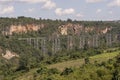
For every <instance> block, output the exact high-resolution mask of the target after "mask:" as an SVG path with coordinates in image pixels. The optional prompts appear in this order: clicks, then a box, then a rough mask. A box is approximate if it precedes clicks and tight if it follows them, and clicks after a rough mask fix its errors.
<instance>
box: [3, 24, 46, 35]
mask: <svg viewBox="0 0 120 80" xmlns="http://www.w3.org/2000/svg"><path fill="white" fill-rule="evenodd" d="M43 27H44V25H43V24H41V25H34V24H27V25H11V26H10V28H9V30H8V31H5V32H4V34H6V35H12V34H13V33H27V32H28V31H38V30H40V29H42V28H43Z"/></svg>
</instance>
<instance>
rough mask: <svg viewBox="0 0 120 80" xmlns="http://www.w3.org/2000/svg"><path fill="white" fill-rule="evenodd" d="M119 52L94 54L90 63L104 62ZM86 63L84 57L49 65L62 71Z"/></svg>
mask: <svg viewBox="0 0 120 80" xmlns="http://www.w3.org/2000/svg"><path fill="white" fill-rule="evenodd" d="M119 53H120V51H116V52H111V53H103V54H99V55H95V56H92V57H90V63H94V62H95V61H97V62H98V63H100V62H103V61H107V60H109V59H112V58H114V57H116V56H117V55H118V54H119ZM84 63H85V62H84V59H77V60H71V61H66V62H61V63H56V64H52V65H49V66H47V67H48V68H49V69H50V68H57V69H58V70H61V71H62V70H64V69H65V68H68V67H73V68H74V67H75V68H78V67H80V66H81V65H83V64H84Z"/></svg>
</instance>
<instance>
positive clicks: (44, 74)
mask: <svg viewBox="0 0 120 80" xmlns="http://www.w3.org/2000/svg"><path fill="white" fill-rule="evenodd" d="M109 49H110V50H109ZM105 51H106V52H108V53H112V52H116V51H117V53H119V54H120V22H119V21H76V20H74V21H73V20H71V19H68V20H66V21H63V20H50V19H41V18H39V19H35V18H30V17H24V16H20V17H18V18H7V17H6V18H2V17H1V18H0V79H2V80H21V78H20V77H21V76H22V75H23V74H26V73H29V72H30V73H31V70H34V69H37V70H35V71H36V72H35V73H34V74H32V75H33V78H31V80H119V79H118V78H119V76H120V56H117V57H114V58H112V59H109V60H107V61H103V62H101V63H97V62H94V64H91V63H90V62H89V57H91V56H96V55H100V54H104V53H106V52H105ZM77 59H84V61H85V64H83V65H82V66H80V67H79V68H67V67H66V68H65V69H64V70H63V71H60V70H58V69H57V68H51V69H49V68H47V67H46V66H48V65H51V64H56V63H59V62H65V61H70V60H77ZM17 77H18V78H17ZM23 80H25V79H23ZM27 80H28V79H27ZM29 80H30V79H29Z"/></svg>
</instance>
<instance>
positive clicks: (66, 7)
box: [0, 0, 120, 20]
mask: <svg viewBox="0 0 120 80" xmlns="http://www.w3.org/2000/svg"><path fill="white" fill-rule="evenodd" d="M17 16H26V17H34V18H39V17H41V18H49V19H63V20H65V19H68V18H70V19H73V20H74V19H77V20H120V0H0V17H17Z"/></svg>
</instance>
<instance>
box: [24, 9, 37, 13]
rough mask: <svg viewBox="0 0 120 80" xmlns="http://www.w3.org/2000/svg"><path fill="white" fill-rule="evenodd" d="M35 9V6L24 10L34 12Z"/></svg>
mask: <svg viewBox="0 0 120 80" xmlns="http://www.w3.org/2000/svg"><path fill="white" fill-rule="evenodd" d="M34 11H35V9H34V8H29V9H28V10H26V11H24V12H30V13H32V12H34Z"/></svg>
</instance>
